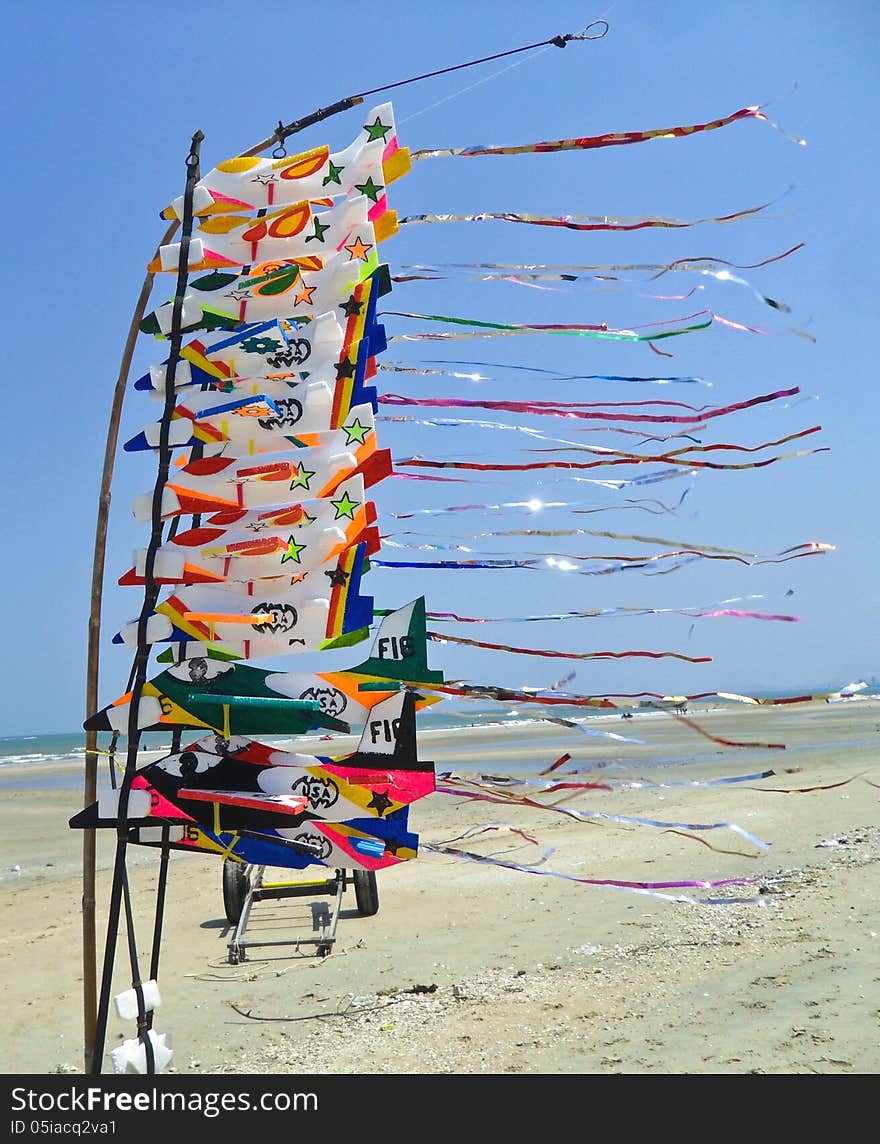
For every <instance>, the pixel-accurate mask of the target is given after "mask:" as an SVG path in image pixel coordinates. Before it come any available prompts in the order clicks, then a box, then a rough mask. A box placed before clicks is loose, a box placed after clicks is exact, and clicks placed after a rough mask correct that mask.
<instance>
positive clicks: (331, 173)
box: [321, 159, 345, 187]
mask: <svg viewBox="0 0 880 1144" xmlns="http://www.w3.org/2000/svg"><path fill="white" fill-rule="evenodd" d="M344 170H345V167H344V166H343V167H337V166H336V164H335V163H334V162H333V160H332V159H328V160H327V174H326V175H325V176H324V178H323V179H322V180H321V186H322V187H326V186H327V184H328V183H336V184H337V185H338V186H340V187H341V186H342V179H340V177H339V176H340V175H341V174H342V172H343V171H344Z"/></svg>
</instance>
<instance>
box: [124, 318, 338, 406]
mask: <svg viewBox="0 0 880 1144" xmlns="http://www.w3.org/2000/svg"><path fill="white" fill-rule="evenodd" d="M343 338H344V330H343V327H342V325H341V324H340V322H339V319H338V318H337V317H336V315H335V314H334V313H333V312H332V311H329V310H328V311H327V312H326V313H323V314H318V315H317V316H316V317H315V318H314V319H313V320H312V321H311V322H308V323H307V324H305V325H303V326H301V327H294V326H291V325H289V324H286V323H284V322H282V321H280V320H279V319H277V318H273V319H272V320H270V321H267V322H251V323H248V324H246V325H244V326H243V327H242V328H241V329H239V330H235V331H234V332H226V331H222V330H214V331H212V332H210V333H206V334H203V335H201V336H200V337H195V338H193V339H191V340H190V341H189V342H187V343H186V344H185V345H183V346H182V348H181V351H180V359H181V360H180V361H179V362H178V363H177V368H176V370H175V375H174V386H175V388H176V389H181V388H184V387H188V386H202V385H223V384H229V383H231V382H233V381H235V380H236V379H237V378H239V377H248V378H258V377H281V378H285V377H291V378H292V379H293V380H296V381H299V380H302V378H301V372H305V373H306V374H307V375H308V373H310V372H311V371H313V369H314V364H315V362H320V363H321V364H322V365H324V364H325V363H330V362H335V361H338V360H339V357H340V355H341V353H342V347H343ZM167 366H168V363H167V361H166V362H165V363H162V364H159V365H152V366H150V368H149V370H148V371H147V373H145V374H142V376H141V377H139V378H137V380H136V381H135V383H134V388H135V389H139V390H147V391H154V392H156V393H157V394H158V395H160V396H161V397H164V394H165V389H166V374H167Z"/></svg>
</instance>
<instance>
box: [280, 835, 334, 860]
mask: <svg viewBox="0 0 880 1144" xmlns="http://www.w3.org/2000/svg"><path fill="white" fill-rule="evenodd" d="M278 833H279V834H280V835H281V836H282V837H284V838H289V839H290V841H291V842H301V843H303V845H305V846H308V847H309V854H310V856H314V857H315V858H316V859H317V860H318V861H319V862H326V861H327V859H328V858H329V857H330V855H331V854H332V853H333V843H332V842H331V841H330V839H329V838H327V837H325V836H324V835H323V834H318V833H314V834H306V833H302V832H300V831H297V830H279V831H278Z"/></svg>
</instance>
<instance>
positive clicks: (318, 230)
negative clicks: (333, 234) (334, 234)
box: [306, 219, 330, 242]
mask: <svg viewBox="0 0 880 1144" xmlns="http://www.w3.org/2000/svg"><path fill="white" fill-rule="evenodd" d="M312 221H313V222H314V224H315V233H314V234H310V235H309V236H308V238H307V239H306V242H311V241H312V239H313V238H314V239H317V241H318V242H323V241H324V232H325V231H327V230H329V229H330V224H329V222H320V221H319V220H318V219H313V220H312Z"/></svg>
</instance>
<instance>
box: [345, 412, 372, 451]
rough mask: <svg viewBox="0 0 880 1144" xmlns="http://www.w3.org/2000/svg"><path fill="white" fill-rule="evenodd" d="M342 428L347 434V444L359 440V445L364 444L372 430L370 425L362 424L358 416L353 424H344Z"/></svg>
mask: <svg viewBox="0 0 880 1144" xmlns="http://www.w3.org/2000/svg"><path fill="white" fill-rule="evenodd" d="M342 428H343V430H344V431H345V433H346V434H347V439H346V442H345V443H346V445H353V444H354V442H355V441H357V443H358V444H359V445H363V443H364V441H365V439H366V436H367V434H368V433H369V431H370V427H369V425H361V423H360V420H359V418H357V417H355V419H354V421H353V422H352V423H351V425H343V426H342Z"/></svg>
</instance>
